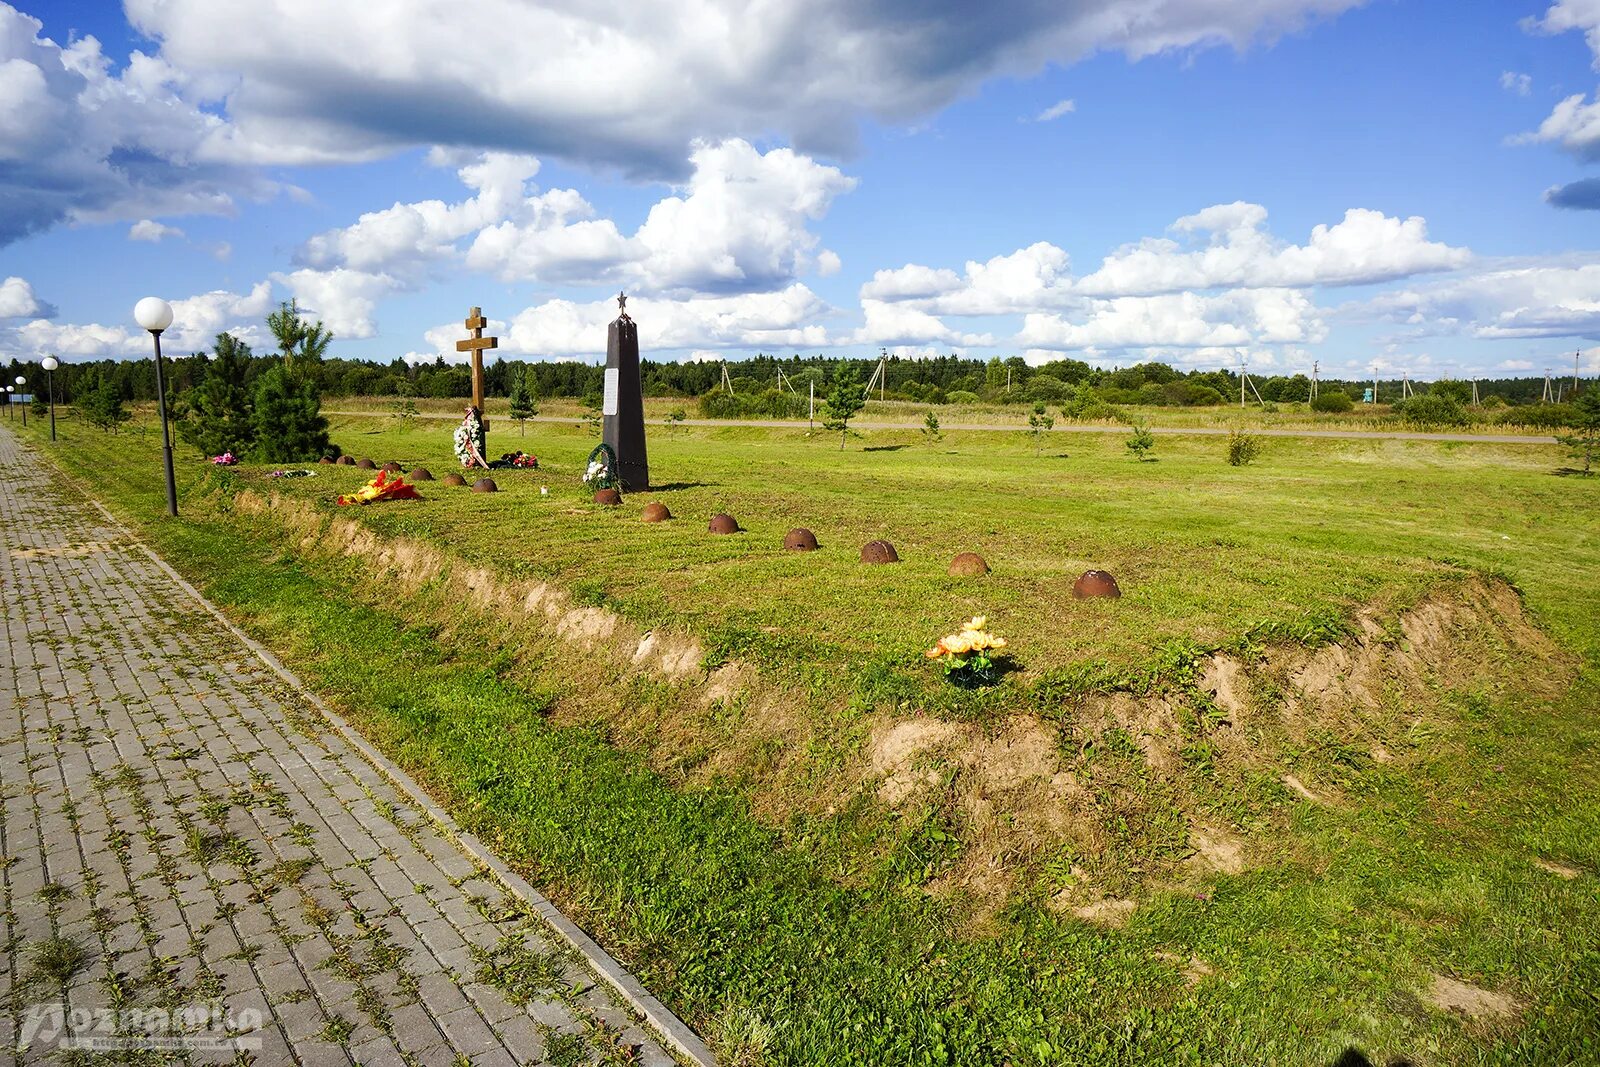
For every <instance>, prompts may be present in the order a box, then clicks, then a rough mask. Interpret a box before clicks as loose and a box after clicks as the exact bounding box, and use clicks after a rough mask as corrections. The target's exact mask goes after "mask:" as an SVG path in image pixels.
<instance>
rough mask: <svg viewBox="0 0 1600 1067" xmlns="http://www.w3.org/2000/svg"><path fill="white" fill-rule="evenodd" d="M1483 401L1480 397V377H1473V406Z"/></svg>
mask: <svg viewBox="0 0 1600 1067" xmlns="http://www.w3.org/2000/svg"><path fill="white" fill-rule="evenodd" d="M1480 403H1482V401H1480V400H1479V399H1478V379H1476V378H1474V379H1472V406H1473V407H1477V406H1478V405H1479V404H1480Z"/></svg>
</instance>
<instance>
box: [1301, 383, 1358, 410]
mask: <svg viewBox="0 0 1600 1067" xmlns="http://www.w3.org/2000/svg"><path fill="white" fill-rule="evenodd" d="M1355 406H1356V402H1355V401H1354V400H1351V399H1350V394H1349V393H1347V392H1345V391H1344V390H1343V389H1323V390H1320V391H1318V393H1317V398H1316V399H1315V400H1313V401H1311V410H1312V411H1320V412H1322V413H1323V414H1325V415H1328V414H1340V413H1342V412H1346V411H1349V410H1350V409H1351V408H1353V407H1355Z"/></svg>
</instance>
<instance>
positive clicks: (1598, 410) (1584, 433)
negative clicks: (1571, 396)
mask: <svg viewBox="0 0 1600 1067" xmlns="http://www.w3.org/2000/svg"><path fill="white" fill-rule="evenodd" d="M1570 425H1571V426H1572V432H1571V433H1564V434H1559V435H1557V437H1556V440H1557V441H1560V442H1561V444H1562V446H1563V447H1565V448H1566V450H1567V451H1568V452H1569V453H1571V455H1572V456H1573V457H1574V458H1576V459H1581V460H1583V473H1584V475H1585V476H1587V475H1588V474H1589V473H1590V471H1591V469H1592V468H1593V466H1594V456H1595V453H1596V452H1600V392H1597V391H1596V390H1595V389H1594V388H1593V387H1592V386H1591V387H1590V388H1589V390H1588V391H1587V392H1583V393H1579V394H1578V398H1577V400H1575V401H1573V403H1572V421H1571V423H1570Z"/></svg>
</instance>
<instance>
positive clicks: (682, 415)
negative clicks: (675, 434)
mask: <svg viewBox="0 0 1600 1067" xmlns="http://www.w3.org/2000/svg"><path fill="white" fill-rule="evenodd" d="M688 417H689V413H688V412H686V411H684V410H683V409H682V408H673V409H672V410H671V411H669V412H667V428H668V429H670V430H673V431H676V430H677V429H678V427H680V426H682V425H683V420H684V419H686V418H688Z"/></svg>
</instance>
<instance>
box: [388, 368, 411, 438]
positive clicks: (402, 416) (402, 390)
mask: <svg viewBox="0 0 1600 1067" xmlns="http://www.w3.org/2000/svg"><path fill="white" fill-rule="evenodd" d="M394 394H395V398H394V399H393V400H392V401H390V402H389V407H390V408H391V409H392V410H393V411H394V417H395V418H397V419H399V420H400V425H402V426H407V427H409V426H410V425H411V424H412V422H414V421H415V420H416V417H417V390H416V388H415V387H414V386H413V385H412V384H411V379H410V378H400V379H398V380H397V381H396V383H395V389H394Z"/></svg>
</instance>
